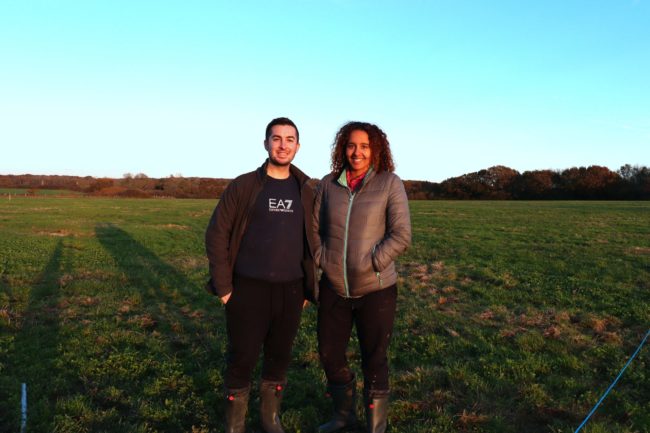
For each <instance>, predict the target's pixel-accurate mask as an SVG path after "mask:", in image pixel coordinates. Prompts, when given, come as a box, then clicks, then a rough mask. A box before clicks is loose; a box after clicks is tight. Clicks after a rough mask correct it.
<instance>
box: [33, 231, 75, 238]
mask: <svg viewBox="0 0 650 433" xmlns="http://www.w3.org/2000/svg"><path fill="white" fill-rule="evenodd" d="M36 234H37V235H42V236H53V237H66V236H70V235H71V234H72V232H71V231H70V230H63V229H60V230H39V231H37V232H36Z"/></svg>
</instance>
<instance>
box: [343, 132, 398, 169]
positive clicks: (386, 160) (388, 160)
mask: <svg viewBox="0 0 650 433" xmlns="http://www.w3.org/2000/svg"><path fill="white" fill-rule="evenodd" d="M352 131H365V132H366V133H367V134H368V139H369V140H370V150H371V158H372V162H371V164H372V167H373V170H374V171H376V172H377V173H381V172H382V171H388V172H393V171H395V164H394V163H393V155H392V154H391V153H390V143H389V142H388V137H386V133H385V132H384V131H382V130H381V128H379V127H378V126H377V125H373V124H372V123H367V122H348V123H346V124H345V125H343V126H342V127H341V129H339V132H337V133H336V137H335V138H334V143H333V144H332V172H333V173H334V174H335V175H336V176H340V175H341V173H343V170H345V169H346V168H348V166H349V164H348V159H347V157H346V156H345V149H346V148H347V145H348V142H349V141H350V134H352Z"/></svg>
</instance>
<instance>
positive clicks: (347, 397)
mask: <svg viewBox="0 0 650 433" xmlns="http://www.w3.org/2000/svg"><path fill="white" fill-rule="evenodd" d="M327 391H328V394H329V395H330V397H331V398H332V403H333V404H334V413H333V414H332V419H330V420H329V421H328V422H326V423H325V424H323V425H321V426H319V427H318V433H334V432H340V431H344V430H345V429H348V428H350V427H356V426H357V414H356V403H357V386H356V381H355V380H354V377H353V378H352V380H351V381H350V382H348V383H346V384H345V385H334V384H329V385H328V386H327Z"/></svg>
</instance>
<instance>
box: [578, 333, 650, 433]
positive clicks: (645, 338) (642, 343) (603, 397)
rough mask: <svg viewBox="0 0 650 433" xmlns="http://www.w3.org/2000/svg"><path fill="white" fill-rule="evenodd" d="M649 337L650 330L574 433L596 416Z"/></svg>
mask: <svg viewBox="0 0 650 433" xmlns="http://www.w3.org/2000/svg"><path fill="white" fill-rule="evenodd" d="M648 336H650V330H648V332H646V334H645V337H643V340H641V344H639V347H637V348H636V350H635V351H634V353H633V354H632V356H631V357H630V359H629V360H628V361H627V363H626V364H625V366H624V367H623V369H621V372H620V373H618V376H617V377H616V379H614V382H612V384H611V385H609V388H607V391H605V394H603V396H602V397H600V400H598V403H596V405H595V406H594V408H593V409H591V412H589V415H587V417H586V418H585V420H584V421H582V424H580V425H579V426H578V428H577V429H576V431H575V432H573V433H578V432H579V431H580V429H582V427H584V426H585V424H587V421H589V418H591V416H592V415H593V414H594V412H596V409H598V406H600V404H601V403H602V402H603V400H605V397H607V394H609V392H610V391H611V390H612V388H614V385H616V383H617V382H618V380H619V379H620V378H621V376H623V372H624V371H625V369H626V368H627V366H628V365H630V363H631V362H632V360H633V359H634V358H636V356H637V355H638V354H639V352H640V351H641V348H642V347H643V345H644V344H645V341H646V340H647V339H648Z"/></svg>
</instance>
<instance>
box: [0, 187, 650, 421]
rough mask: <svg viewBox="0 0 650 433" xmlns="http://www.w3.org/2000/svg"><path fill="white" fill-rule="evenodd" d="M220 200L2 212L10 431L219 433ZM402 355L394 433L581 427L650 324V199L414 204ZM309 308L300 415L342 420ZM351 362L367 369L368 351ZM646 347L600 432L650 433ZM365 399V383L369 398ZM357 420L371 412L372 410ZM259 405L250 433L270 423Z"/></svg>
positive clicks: (1, 380)
mask: <svg viewBox="0 0 650 433" xmlns="http://www.w3.org/2000/svg"><path fill="white" fill-rule="evenodd" d="M214 204H215V203H214V201H210V200H154V199H151V200H128V199H93V198H76V199H52V198H45V197H42V198H37V199H34V198H15V197H14V198H12V200H8V199H7V198H6V197H5V198H3V199H2V202H0V415H1V416H0V431H19V426H20V384H21V383H22V382H25V383H27V385H28V393H29V421H28V427H29V431H57V432H77V431H79V432H92V431H107V432H125V431H134V432H153V431H160V432H177V431H196V432H209V431H216V432H219V431H223V427H222V416H223V412H222V410H223V408H222V403H221V385H222V371H223V367H224V351H225V346H226V337H225V319H224V312H223V308H222V307H221V305H220V304H219V303H218V302H217V300H216V299H214V298H212V297H210V296H208V295H207V294H206V293H205V292H204V291H203V284H204V282H205V280H206V277H207V275H206V272H207V260H206V259H205V253H204V246H203V233H204V229H205V226H206V225H207V222H208V219H209V217H210V214H211V211H212V208H213V206H214ZM411 210H412V220H413V232H414V238H413V241H414V242H413V246H412V248H411V249H410V250H409V251H408V253H407V254H406V255H404V256H403V257H401V258H400V260H399V263H398V271H399V274H400V277H399V279H400V281H399V285H400V295H399V300H398V318H397V321H396V325H395V334H394V339H393V343H392V347H391V351H390V361H391V365H392V376H391V380H392V390H393V393H392V397H391V399H392V404H391V412H390V421H391V424H392V426H393V431H396V432H406V433H411V432H413V433H415V432H450V433H451V432H462V431H467V432H470V431H473V432H495V433H496V432H512V433H519V432H556V433H559V432H572V431H573V430H574V429H575V427H577V425H578V424H579V423H580V421H582V418H583V417H584V416H585V415H586V413H587V412H588V411H589V410H590V409H591V406H592V405H593V404H594V403H595V402H596V401H597V400H598V398H599V396H600V394H601V393H602V392H603V391H604V390H605V389H606V388H607V386H608V385H609V383H610V382H611V381H612V380H613V378H614V377H615V376H616V374H617V373H618V371H619V369H620V368H621V367H622V366H623V364H624V363H625V361H626V360H627V358H628V356H629V355H630V354H631V353H632V351H633V350H634V348H635V347H636V345H637V344H638V343H639V341H640V339H641V338H642V337H643V335H644V334H645V332H646V330H647V329H648V327H649V323H650V204H649V203H644V202H412V204H411ZM315 322H316V313H315V309H314V308H313V306H310V307H308V308H307V309H306V310H305V313H304V315H303V321H302V327H301V331H300V333H299V335H298V337H297V340H296V347H295V356H294V358H295V360H294V362H293V364H292V366H291V370H290V373H289V387H288V390H287V394H286V398H285V402H284V416H283V420H284V424H285V427H286V429H287V431H288V432H298V431H300V432H308V431H311V429H312V428H313V427H314V426H315V425H316V424H318V423H319V422H322V421H323V420H325V419H326V418H327V416H328V415H329V412H330V406H329V401H328V399H327V398H326V397H325V395H324V378H323V373H322V371H321V369H320V366H319V362H318V355H317V347H316V338H315ZM349 356H350V358H351V359H352V361H353V364H354V366H355V369H356V371H357V373H360V371H359V363H360V354H359V352H358V346H357V345H356V341H353V344H351V345H350V348H349ZM649 359H650V358H648V350H647V348H646V349H645V350H644V351H642V352H641V353H640V355H639V357H638V358H637V360H635V362H634V363H633V364H632V365H631V366H630V368H629V369H628V371H627V372H626V374H625V376H624V377H623V379H622V380H621V382H620V383H619V385H618V386H617V387H616V388H615V390H614V392H613V393H612V394H611V395H610V396H609V397H608V399H607V400H606V401H605V403H604V404H603V406H602V408H601V409H599V411H598V412H597V414H596V416H595V417H594V419H593V420H592V421H591V422H590V424H588V426H587V429H586V431H587V432H590V433H595V432H605V431H607V432H628V433H632V432H645V431H648V430H649V427H648V426H650V415H649V414H650V401H649V400H650V399H648V395H650V378H649V377H648V375H647V371H648V368H647V367H648V364H649ZM359 386H361V384H359ZM359 410H360V413H361V407H359ZM257 417H258V416H257V396H256V392H254V393H253V399H252V402H251V413H250V419H251V424H253V425H255V423H256V421H257Z"/></svg>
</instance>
